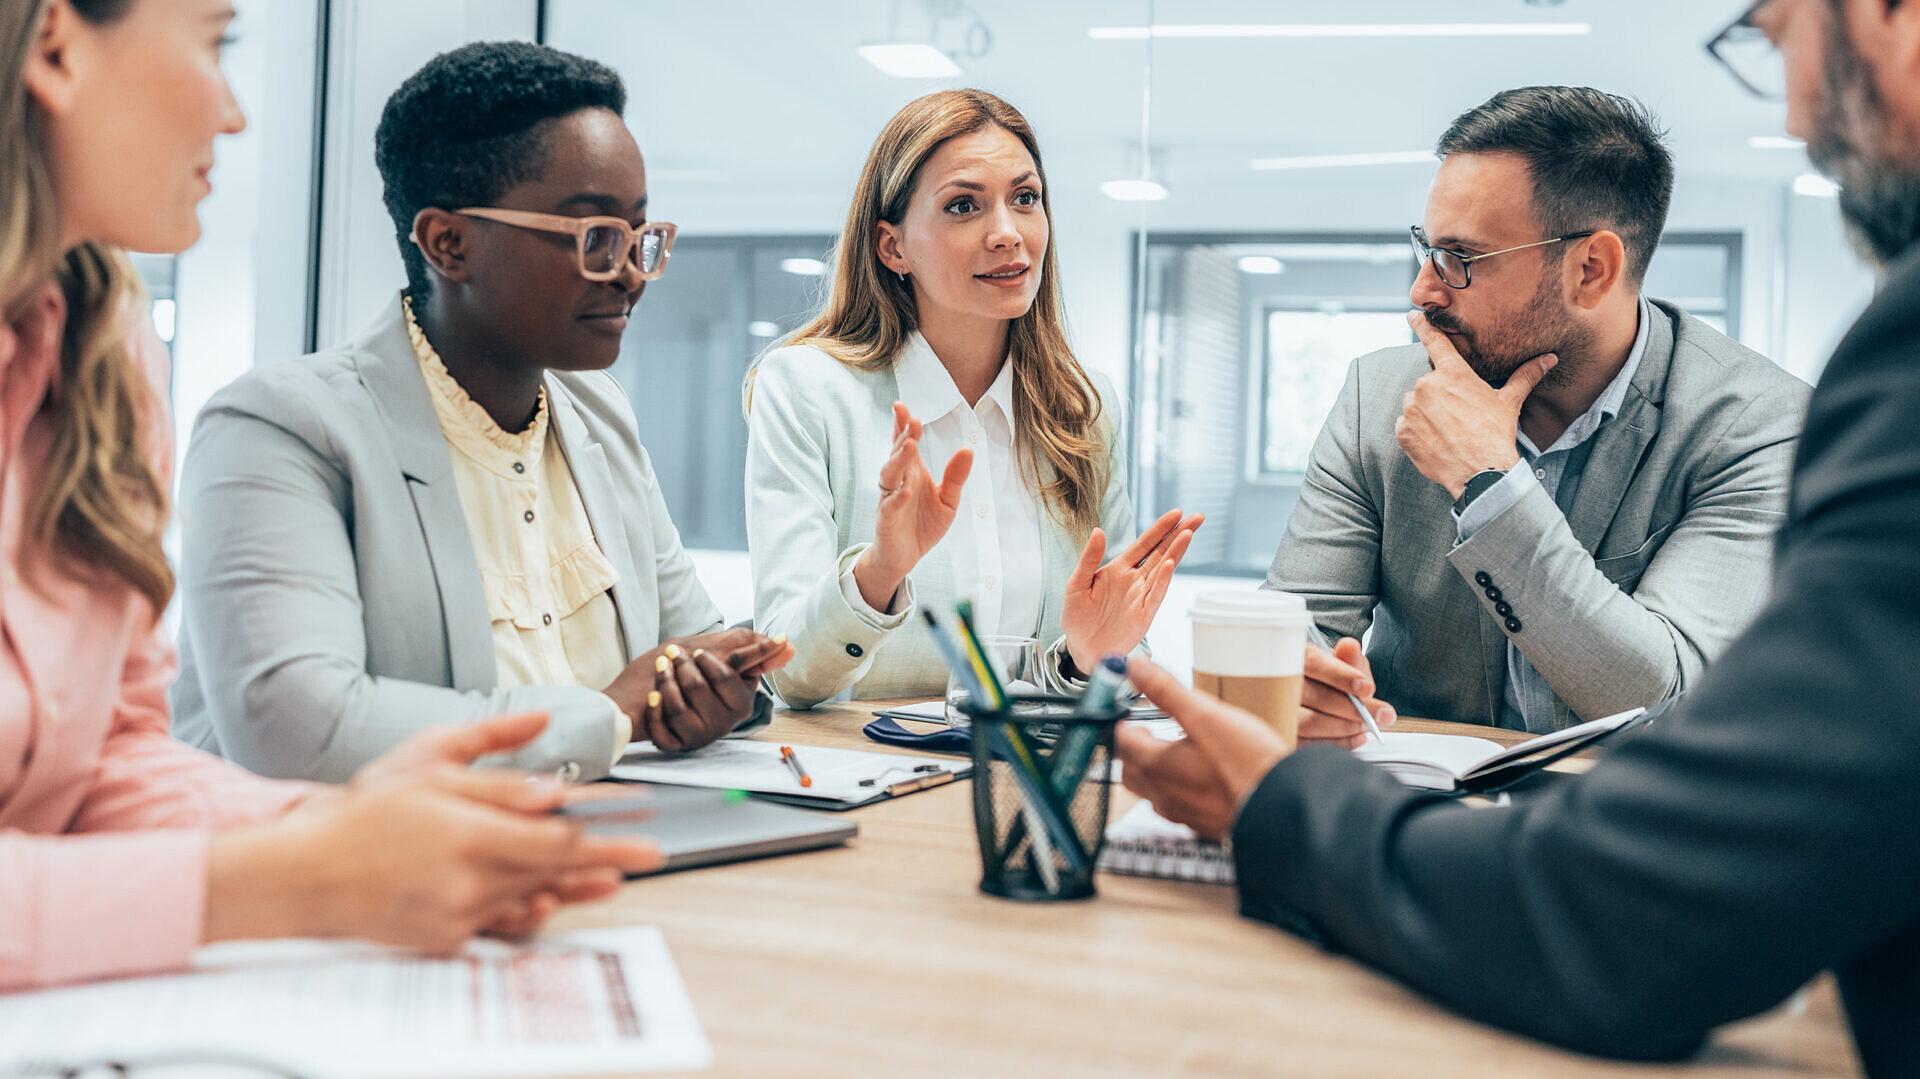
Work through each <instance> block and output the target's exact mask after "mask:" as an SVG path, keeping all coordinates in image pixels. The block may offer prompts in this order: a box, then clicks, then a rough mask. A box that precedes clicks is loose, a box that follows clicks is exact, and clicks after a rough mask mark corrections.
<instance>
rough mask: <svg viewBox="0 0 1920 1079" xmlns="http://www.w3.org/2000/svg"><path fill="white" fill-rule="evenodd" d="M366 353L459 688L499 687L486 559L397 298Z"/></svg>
mask: <svg viewBox="0 0 1920 1079" xmlns="http://www.w3.org/2000/svg"><path fill="white" fill-rule="evenodd" d="M360 353H361V359H360V365H359V366H360V379H361V381H362V382H363V383H364V384H365V385H366V387H367V391H368V393H369V394H371V395H372V397H373V403H374V407H375V408H377V409H378V410H380V412H381V415H382V419H383V420H384V421H385V422H384V423H383V426H384V427H385V429H386V432H387V437H388V438H389V439H390V440H391V441H392V444H393V455H394V459H395V460H396V461H397V462H398V463H399V465H400V471H401V474H402V475H403V476H404V477H405V478H406V484H407V493H408V494H410V495H411V496H412V497H413V509H414V513H415V514H416V515H417V516H418V517H419V520H420V535H421V538H422V539H424V540H425V541H426V545H427V557H428V559H429V560H430V561H431V562H432V563H433V575H434V581H435V584H436V585H437V587H438V590H439V593H440V613H441V624H442V625H443V626H445V627H446V635H447V663H448V666H449V668H450V669H451V673H452V675H453V688H455V689H463V690H490V689H493V688H494V686H495V684H496V681H497V678H498V675H497V671H496V669H495V667H494V659H493V616H492V615H491V613H489V611H488V609H487V597H486V593H485V592H484V591H483V590H482V589H481V587H480V563H479V562H478V561H477V560H476V559H475V558H474V554H473V537H472V535H471V534H470V533H469V532H468V531H467V513H466V509H465V507H463V506H461V504H460V490H459V488H458V487H457V486H455V484H454V481H453V457H452V455H451V452H450V451H449V450H448V449H447V439H446V436H445V435H443V434H442V433H441V432H440V417H439V415H438V414H437V413H435V412H434V410H433V398H432V397H431V396H430V395H429V394H428V392H427V380H426V378H425V377H424V376H423V375H421V373H420V362H419V360H418V359H416V358H415V357H414V354H413V343H412V342H411V341H409V340H408V339H407V324H406V319H405V317H404V316H403V315H402V314H401V311H400V301H399V299H398V298H395V300H394V301H393V303H392V304H391V305H390V306H389V307H388V308H387V312H386V314H385V315H384V316H383V317H382V318H381V319H380V321H379V323H378V324H376V326H375V328H374V329H373V331H372V332H370V333H369V334H368V335H367V337H365V338H363V339H362V341H361V343H360Z"/></svg>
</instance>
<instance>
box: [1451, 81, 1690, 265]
mask: <svg viewBox="0 0 1920 1079" xmlns="http://www.w3.org/2000/svg"><path fill="white" fill-rule="evenodd" d="M1665 139H1666V132H1665V131H1664V130H1662V129H1661V127H1660V122H1659V120H1658V119H1657V118H1655V116H1654V115H1653V113H1652V112H1650V111H1648V109H1647V107H1646V106H1644V105H1642V104H1640V102H1638V101H1635V100H1634V99H1632V98H1630V97H1622V96H1620V95H1618V94H1609V93H1605V92H1603V91H1600V90H1595V89H1592V88H1590V87H1585V86H1527V87H1523V88H1521V89H1518V90H1502V91H1501V92H1499V93H1497V94H1495V95H1493V96H1492V97H1491V98H1488V99H1487V101H1486V103H1485V104H1482V105H1476V106H1475V107H1473V108H1471V109H1468V110H1467V111H1466V112H1464V113H1461V114H1460V117H1459V119H1456V120H1455V121H1454V122H1453V125H1452V126H1451V127H1449V128H1447V132H1446V134H1444V135H1442V136H1440V142H1439V145H1438V146H1436V147H1435V149H1434V152H1435V153H1437V154H1438V155H1439V156H1440V157H1442V158H1446V157H1451V156H1452V155H1454V154H1502V153H1504V154H1516V155H1518V156H1519V157H1520V158H1522V159H1523V160H1525V161H1526V163H1527V170H1528V172H1530V173H1531V174H1532V176H1533V207H1534V214H1535V216H1536V217H1538V218H1539V224H1540V227H1541V228H1543V229H1545V230H1546V232H1547V236H1564V235H1566V234H1568V233H1572V232H1581V231H1584V230H1586V229H1590V228H1605V229H1611V230H1612V231H1614V232H1616V233H1618V234H1619V236H1620V239H1621V241H1622V243H1624V244H1625V246H1626V249H1627V274H1628V277H1629V278H1630V279H1631V280H1633V281H1636V282H1637V281H1642V280H1645V278H1646V276H1647V265H1648V264H1649V263H1651V262H1652V261H1653V250H1654V248H1656V247H1658V246H1659V245H1660V233H1661V230H1662V229H1664V228H1666V224H1667V208H1668V207H1669V206H1671V205H1672V203H1673V154H1672V153H1671V152H1669V151H1668V150H1667V147H1666V142H1665ZM1545 238H1546V237H1542V239H1545Z"/></svg>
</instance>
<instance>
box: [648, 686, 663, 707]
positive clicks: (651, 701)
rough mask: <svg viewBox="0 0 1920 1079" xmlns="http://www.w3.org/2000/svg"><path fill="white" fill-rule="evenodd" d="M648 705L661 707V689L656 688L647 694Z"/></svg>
mask: <svg viewBox="0 0 1920 1079" xmlns="http://www.w3.org/2000/svg"><path fill="white" fill-rule="evenodd" d="M647 707H648V708H658V707H660V691H659V690H657V689H656V690H653V691H651V692H649V693H648V694H647Z"/></svg>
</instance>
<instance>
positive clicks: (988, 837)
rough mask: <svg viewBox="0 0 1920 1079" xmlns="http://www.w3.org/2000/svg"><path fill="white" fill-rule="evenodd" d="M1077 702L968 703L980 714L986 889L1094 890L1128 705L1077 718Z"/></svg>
mask: <svg viewBox="0 0 1920 1079" xmlns="http://www.w3.org/2000/svg"><path fill="white" fill-rule="evenodd" d="M1078 703H1079V702H1078V701H1076V700H1075V699H1074V698H1072V697H1064V696H1053V695H1047V694H1020V695H1019V696H1016V697H1015V698H1014V699H1013V701H1012V702H1011V703H1010V704H1009V706H1008V707H1007V708H1006V709H1005V710H1002V711H988V710H985V709H980V708H976V707H975V706H974V705H973V702H972V701H968V702H967V704H966V705H965V708H966V711H967V714H968V715H969V716H971V717H972V719H973V823H974V828H975V829H976V831H977V832H978V833H979V839H980V863H981V867H982V869H981V874H980V890H981V891H983V892H986V893H988V894H989V895H997V896H1002V897H1004V898H1007V899H1025V900H1033V901H1038V902H1048V901H1053V900H1061V899H1085V898H1087V897H1089V896H1091V895H1093V868H1094V865H1095V863H1097V862H1098V861H1099V859H1100V845H1101V843H1102V842H1104V841H1105V839H1106V832H1107V806H1108V803H1109V800H1110V793H1111V792H1110V790H1109V788H1108V785H1107V784H1106V783H1105V782H1104V779H1105V777H1106V775H1107V764H1108V762H1109V761H1111V760H1112V759H1113V734H1114V730H1115V725H1116V724H1118V723H1119V721H1121V720H1123V719H1125V718H1127V710H1126V708H1124V707H1122V706H1115V707H1114V708H1113V710H1112V711H1111V712H1109V713H1108V714H1106V715H1099V716H1076V715H1074V714H1073V710H1074V708H1075V706H1076V705H1077V704H1078ZM1090 774H1091V775H1092V776H1094V777H1096V778H1094V779H1088V778H1087V777H1088V776H1089V775H1090Z"/></svg>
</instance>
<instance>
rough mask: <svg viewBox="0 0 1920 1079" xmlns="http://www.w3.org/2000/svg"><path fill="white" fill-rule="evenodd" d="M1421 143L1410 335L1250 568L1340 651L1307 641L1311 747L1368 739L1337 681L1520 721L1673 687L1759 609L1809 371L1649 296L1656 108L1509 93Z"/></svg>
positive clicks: (1349, 394)
mask: <svg viewBox="0 0 1920 1079" xmlns="http://www.w3.org/2000/svg"><path fill="white" fill-rule="evenodd" d="M1437 153H1438V156H1439V157H1440V158H1441V165H1440V168H1439V171H1438V172H1437V174H1436V175H1435V177H1434V180H1433V186H1432V188H1431V190H1430V191H1429V193H1428V198H1427V207H1426V215H1425V220H1424V222H1423V223H1422V224H1421V225H1418V226H1415V227H1414V228H1413V230H1412V239H1413V253H1414V257H1415V259H1416V263H1417V272H1416V276H1415V278H1414V282H1413V289H1412V300H1413V303H1414V305H1415V306H1416V307H1417V308H1418V310H1415V311H1413V312H1410V313H1409V321H1410V323H1411V324H1412V327H1413V330H1414V332H1415V334H1416V335H1417V337H1418V340H1419V344H1418V345H1412V346H1408V347H1405V348H1398V349H1388V350H1386V351H1383V352H1379V353H1375V354H1373V355H1371V356H1365V357H1362V358H1361V359H1360V360H1359V361H1357V362H1356V363H1355V364H1354V365H1353V367H1352V369H1351V370H1350V372H1349V373H1348V378H1347V383H1346V386H1345V388H1344V389H1343V390H1342V392H1341V395H1340V398H1339V400H1338V402H1337V403H1336V404H1335V405H1334V408H1333V412H1332V414H1331V416H1330V418H1329V419H1328V421H1327V426H1326V429H1325V430H1324V431H1322V432H1321V435H1320V438H1319V440H1318V441H1317V443H1316V444H1315V446H1314V450H1313V456H1312V459H1311V461H1310V462H1309V465H1308V469H1307V476H1306V482H1305V483H1304V484H1303V485H1302V486H1301V490H1300V502H1299V507H1298V508H1297V509H1296V510H1295V511H1294V513H1293V516H1292V518H1291V520H1290V521H1289V523H1288V526H1287V532H1286V536H1285V538H1284V539H1283V540H1282V541H1281V543H1280V547H1279V551H1278V553H1276V554H1275V556H1274V560H1273V566H1272V568H1271V569H1270V570H1269V571H1268V574H1267V584H1268V586H1269V587H1272V588H1279V589H1283V590H1285V591H1289V592H1294V593H1298V594H1301V595H1304V596H1306V597H1307V600H1308V604H1309V605H1310V607H1311V608H1312V609H1313V611H1314V614H1315V617H1316V619H1317V620H1318V621H1319V623H1320V625H1321V626H1322V627H1323V628H1325V629H1326V630H1327V631H1328V632H1329V634H1337V635H1338V636H1340V637H1341V638H1344V639H1342V640H1340V641H1339V642H1338V644H1337V645H1336V646H1335V649H1334V652H1333V654H1332V655H1328V654H1326V653H1324V652H1320V651H1317V650H1309V653H1308V657H1307V666H1306V674H1307V685H1306V687H1305V690H1304V692H1303V694H1302V698H1301V700H1302V709H1303V711H1302V715H1301V721H1300V733H1301V736H1302V737H1303V738H1305V739H1309V740H1320V741H1331V742H1337V743H1344V744H1348V745H1357V744H1359V743H1360V742H1361V741H1362V740H1364V739H1365V737H1366V734H1365V733H1364V731H1363V730H1362V729H1361V724H1360V722H1359V719H1358V716H1357V711H1356V709H1355V708H1354V707H1353V703H1352V701H1351V700H1349V698H1348V696H1347V694H1349V693H1352V694H1354V695H1355V696H1357V697H1359V698H1361V700H1362V702H1363V706H1364V707H1366V708H1368V709H1370V710H1372V711H1373V712H1374V713H1375V716H1376V718H1377V719H1381V720H1386V719H1390V718H1392V713H1393V709H1396V708H1397V709H1398V710H1399V711H1400V712H1401V713H1403V714H1412V715H1420V716H1431V717H1435V718H1441V719H1450V720H1455V721H1459V722H1469V723H1485V724H1492V725H1495V726H1500V727H1507V728H1510V729H1515V730H1526V731H1531V732H1534V733H1545V732H1548V731H1554V730H1558V729H1561V728H1564V727H1567V726H1570V725H1572V724H1574V723H1578V722H1581V721H1583V720H1589V719H1598V718H1600V717H1602V716H1607V715H1612V714H1614V713H1616V712H1622V711H1625V710H1627V709H1630V708H1637V707H1643V706H1647V705H1652V704H1655V703H1657V702H1659V701H1661V700H1663V699H1665V698H1667V697H1670V696H1672V695H1673V694H1675V693H1678V692H1680V691H1681V690H1683V689H1685V688H1686V687H1687V686H1688V685H1689V684H1690V683H1692V682H1693V681H1694V680H1695V679H1697V678H1698V677H1699V676H1700V673H1701V672H1702V671H1703V670H1704V669H1705V668H1706V666H1707V664H1708V663H1709V662H1711V660H1712V659H1713V657H1714V656H1715V655H1717V654H1718V653H1719V651H1720V650H1721V649H1722V648H1724V647H1725V646H1726V644H1727V643H1728V642H1729V641H1730V640H1732V639H1733V636H1734V634H1736V633H1737V632H1739V630H1740V628H1741V627H1742V626H1744V625H1745V624H1746V622H1747V620H1748V619H1749V618H1751V617H1752V616H1753V613H1754V612H1755V611H1756V610H1758V609H1759V605H1760V603H1761V601H1762V599H1763V598H1764V594H1765V583H1764V582H1765V579H1766V568H1767V562H1768V547H1769V537H1770V535H1771V534H1772V532H1773V529H1774V528H1775V527H1776V526H1777V525H1778V524H1779V522H1780V520H1781V517H1782V514H1783V513H1784V511H1785V508H1786V478H1787V472H1788V469H1789V467H1790V465H1791V458H1792V447H1793V439H1794V435H1795V432H1796V430H1797V428H1798V424H1799V420H1800V415H1801V412H1802V409H1803V408H1804V406H1805V402H1806V394H1807V388H1806V386H1805V385H1804V384H1802V383H1801V382H1799V381H1798V380H1797V379H1795V378H1793V377H1792V376H1791V375H1788V374H1787V373H1786V372H1785V371H1783V370H1781V369H1780V368H1779V367H1777V366H1775V365H1774V364H1773V363H1771V362H1769V361H1768V360H1767V359H1766V358H1765V357H1762V356H1759V355H1757V354H1755V353H1753V352H1751V351H1749V350H1747V349H1745V348H1742V347H1741V346H1740V345H1739V344H1737V343H1735V342H1734V341H1732V340H1730V339H1728V338H1727V337H1726V336H1725V335H1724V334H1722V333H1720V332H1719V331H1717V330H1715V329H1713V328H1711V327H1709V326H1707V325H1706V324H1705V323H1703V322H1701V321H1700V320H1699V319H1696V318H1693V317H1691V316H1689V315H1688V314H1687V313H1686V312H1684V311H1682V310H1681V309H1680V308H1678V307H1676V306H1674V305H1673V304H1670V303H1667V302H1664V301H1661V300H1656V299H1652V298H1650V297H1647V296H1645V295H1644V294H1643V291H1642V285H1643V283H1644V282H1645V280H1646V276H1647V269H1648V266H1649V264H1650V263H1651V261H1652V260H1653V256H1654V250H1655V248H1656V247H1657V245H1658V244H1659V242H1660V232H1661V229H1662V227H1663V225H1664V223H1665V220H1666V215H1667V207H1668V203H1669V201H1670V199H1671V195H1672V190H1673V162H1672V157H1671V155H1670V154H1669V153H1668V151H1667V148H1666V146H1665V145H1664V141H1663V138H1662V135H1661V132H1660V130H1659V128H1658V126H1657V124H1656V123H1655V121H1654V119H1653V117H1652V116H1651V115H1649V114H1648V113H1647V111H1646V110H1645V109H1644V108H1642V107H1641V106H1640V105H1639V104H1637V103H1635V102H1633V101H1631V100H1628V99H1626V98H1621V97H1617V96H1614V95H1611V94H1606V93H1602V92H1600V91H1598V90H1592V89H1586V88H1581V87H1529V88H1526V89H1519V90H1510V91H1506V92H1503V93H1500V94H1497V95H1495V96H1494V97H1493V98H1492V99H1491V100H1489V101H1487V102H1486V103H1484V104H1482V105H1479V106H1476V107H1475V108H1473V109H1470V110H1468V111H1467V112H1466V113H1465V114H1463V115H1462V116H1460V117H1459V118H1458V119H1457V120H1455V121H1454V123H1453V125H1452V126H1451V127H1450V128H1449V129H1448V130H1447V132H1446V133H1445V134H1444V135H1443V136H1442V137H1441V139H1440V141H1439V145H1438V147H1437ZM1369 628H1371V629H1372V637H1371V638H1370V640H1369V643H1368V645H1367V647H1366V649H1365V651H1364V654H1363V651H1362V648H1361V645H1360V643H1359V641H1360V638H1361V636H1362V635H1363V634H1364V633H1365V632H1366V631H1367V630H1368V629H1369ZM1388 702H1391V704H1389V703H1388Z"/></svg>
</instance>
